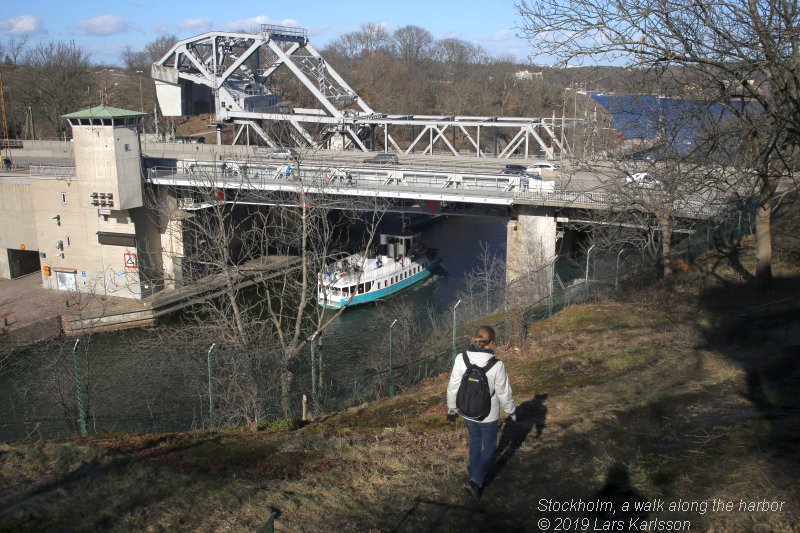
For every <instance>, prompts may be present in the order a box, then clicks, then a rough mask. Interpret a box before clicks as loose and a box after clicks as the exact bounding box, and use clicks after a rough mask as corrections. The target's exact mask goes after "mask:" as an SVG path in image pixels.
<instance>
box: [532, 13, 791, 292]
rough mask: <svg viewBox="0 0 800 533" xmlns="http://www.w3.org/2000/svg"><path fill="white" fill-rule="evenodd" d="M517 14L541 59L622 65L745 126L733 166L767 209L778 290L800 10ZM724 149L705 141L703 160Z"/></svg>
mask: <svg viewBox="0 0 800 533" xmlns="http://www.w3.org/2000/svg"><path fill="white" fill-rule="evenodd" d="M516 7H517V9H518V12H519V14H520V15H521V17H522V27H521V29H522V32H523V34H524V35H525V36H526V37H528V39H529V41H530V42H531V46H532V47H533V53H534V55H536V56H539V57H548V58H551V59H552V58H555V59H556V60H557V61H559V62H561V63H562V64H563V63H569V62H576V61H577V62H582V61H585V60H592V61H598V60H615V61H621V62H624V63H626V64H627V65H628V66H629V67H634V68H636V69H644V70H646V71H647V72H648V74H649V75H650V76H652V77H653V78H654V79H657V80H663V81H664V82H665V83H667V82H668V83H669V84H670V85H671V86H672V87H676V88H678V89H683V90H682V91H679V92H680V93H681V94H691V95H692V96H694V97H697V96H701V97H702V98H703V99H705V100H706V101H713V102H716V103H717V104H718V105H719V106H721V107H722V108H724V109H725V113H724V114H720V115H719V121H720V122H728V123H732V124H735V127H730V126H729V127H728V128H727V129H728V131H737V132H738V133H737V137H738V141H736V142H733V143H732V144H733V145H737V144H738V145H739V146H744V145H747V146H748V149H747V150H746V153H747V154H748V157H747V161H746V162H745V161H741V162H740V160H737V159H730V160H728V161H724V162H723V164H725V165H729V166H730V167H732V168H738V174H739V179H738V180H737V182H738V184H737V187H738V191H737V192H739V193H740V194H741V193H742V192H743V190H742V189H744V188H746V189H749V191H748V193H749V194H750V195H751V196H752V197H753V198H754V199H755V201H756V203H757V216H756V241H757V251H756V255H757V263H756V271H755V278H756V282H757V283H758V284H764V283H767V282H769V281H770V280H771V278H772V269H771V256H772V252H771V231H770V216H771V213H772V210H773V207H774V203H775V200H776V194H777V192H778V187H779V185H780V184H781V183H782V181H783V180H784V179H785V178H787V177H789V178H791V176H792V175H793V172H794V170H796V167H795V163H794V160H795V157H796V153H797V147H798V144H800V112H798V109H800V69H798V68H797V52H796V51H797V50H798V49H799V48H800V10H799V9H798V6H797V3H796V2H785V1H783V0H767V1H763V2H753V1H745V0H727V1H723V2H716V3H713V4H709V3H708V2H704V1H702V0H690V1H688V2H683V3H680V4H676V3H674V2H669V1H667V0H655V1H648V2H633V1H630V0H612V1H610V2H605V1H598V0H578V1H577V2H573V3H572V4H571V6H570V9H564V7H563V3H561V2H558V1H557V0H532V1H528V0H523V1H521V2H519V3H518V4H517V6H516ZM742 99H746V100H747V101H748V102H749V104H748V105H742V103H741V102H742ZM718 145H719V139H704V142H703V143H701V146H700V147H699V150H701V151H702V152H704V153H711V152H713V151H714V150H715V148H716V147H717V146H718ZM728 145H729V146H730V145H731V143H728Z"/></svg>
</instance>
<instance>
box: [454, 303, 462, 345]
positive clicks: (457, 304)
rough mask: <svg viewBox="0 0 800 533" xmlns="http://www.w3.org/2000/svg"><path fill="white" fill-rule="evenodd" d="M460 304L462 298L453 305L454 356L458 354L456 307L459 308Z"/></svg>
mask: <svg viewBox="0 0 800 533" xmlns="http://www.w3.org/2000/svg"><path fill="white" fill-rule="evenodd" d="M459 304H461V300H459V301H457V302H456V305H454V306H453V357H455V356H456V309H458V306H459Z"/></svg>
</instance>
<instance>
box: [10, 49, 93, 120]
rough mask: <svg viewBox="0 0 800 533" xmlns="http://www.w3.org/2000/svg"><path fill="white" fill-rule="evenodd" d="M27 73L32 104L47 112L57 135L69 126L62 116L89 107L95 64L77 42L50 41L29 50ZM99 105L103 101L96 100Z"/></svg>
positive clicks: (47, 118)
mask: <svg viewBox="0 0 800 533" xmlns="http://www.w3.org/2000/svg"><path fill="white" fill-rule="evenodd" d="M24 64H25V66H26V67H27V68H26V69H25V70H24V71H23V76H25V78H26V83H27V86H28V95H29V96H30V98H31V101H32V103H34V104H36V106H37V107H38V108H39V109H41V110H42V111H43V112H44V114H45V115H44V116H45V120H46V121H47V122H48V123H49V125H50V128H51V130H52V131H53V132H55V133H56V134H57V135H59V136H61V135H62V134H64V133H66V130H67V127H68V125H67V124H66V122H64V121H63V120H62V118H61V117H62V115H65V114H67V113H70V112H72V111H75V110H76V109H79V108H80V107H81V105H83V104H84V103H85V98H86V97H85V95H86V81H87V79H89V72H90V67H91V63H90V60H89V54H88V53H87V52H86V51H85V50H83V49H82V48H79V47H78V46H76V45H75V43H74V42H61V41H50V42H47V43H41V44H39V45H38V46H36V47H34V48H32V49H31V50H29V51H28V52H27V53H26V54H25V57H24ZM95 101H96V102H97V103H100V102H99V99H95Z"/></svg>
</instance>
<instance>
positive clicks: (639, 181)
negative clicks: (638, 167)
mask: <svg viewBox="0 0 800 533" xmlns="http://www.w3.org/2000/svg"><path fill="white" fill-rule="evenodd" d="M662 185H663V184H662V183H661V180H660V179H658V178H657V177H655V176H653V175H652V174H650V173H649V172H633V173H630V174H628V175H627V176H625V186H626V187H643V188H645V189H652V188H655V187H661V186H662Z"/></svg>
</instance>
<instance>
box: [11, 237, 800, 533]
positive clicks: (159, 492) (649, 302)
mask: <svg viewBox="0 0 800 533" xmlns="http://www.w3.org/2000/svg"><path fill="white" fill-rule="evenodd" d="M777 244H778V246H779V247H780V246H781V243H780V241H779V242H778V243H777ZM783 246H784V248H783V250H785V251H784V253H782V254H777V255H778V256H779V257H784V258H789V259H792V261H793V259H794V257H793V252H791V251H786V248H785V247H786V246H788V244H787V243H783ZM742 257H743V258H744V259H743V261H744V262H745V266H746V267H747V266H750V267H752V265H748V264H747V259H748V257H749V254H748V253H747V252H745V253H743V254H742ZM724 259H725V258H724V257H723V256H710V257H708V258H706V260H705V261H704V262H703V263H701V264H700V265H698V266H699V268H698V270H697V271H694V272H692V273H689V274H686V275H683V276H682V277H680V278H678V279H677V280H675V281H671V282H669V283H665V284H663V285H662V286H661V287H659V288H657V289H656V290H652V291H649V292H647V293H646V294H638V295H635V296H633V297H631V298H630V299H628V300H625V301H619V302H616V301H602V302H594V303H590V304H587V305H582V306H576V307H573V308H570V309H567V310H565V311H564V312H562V313H560V314H558V315H557V316H555V317H553V318H552V319H550V320H547V321H544V322H541V323H537V324H534V325H533V326H531V328H530V329H529V331H528V334H527V336H526V338H525V339H519V340H517V341H516V342H514V343H513V344H512V345H510V346H508V347H506V348H505V349H504V350H501V353H500V354H501V357H502V358H504V360H506V361H507V364H508V367H509V371H510V375H511V380H512V385H513V387H514V396H515V398H516V399H517V402H518V404H520V413H521V414H522V419H523V421H522V423H520V424H517V425H516V426H507V427H506V428H504V430H503V432H502V435H501V439H500V440H501V442H500V450H499V452H498V467H497V468H495V470H494V471H493V472H492V474H491V476H492V480H491V482H490V484H489V485H488V487H487V489H486V491H485V495H484V498H483V499H482V500H481V501H480V502H472V501H470V500H468V499H467V498H466V494H465V492H464V491H463V489H462V488H461V483H462V482H463V479H464V477H465V469H466V460H465V456H466V437H465V430H464V428H463V426H462V425H461V424H460V423H459V424H458V425H457V426H456V427H453V426H451V425H450V424H447V423H446V422H445V421H444V416H443V405H442V401H443V393H444V388H445V383H446V379H447V376H445V375H443V376H440V377H437V378H435V379H431V380H428V381H427V382H424V383H422V384H420V385H419V386H417V387H415V388H413V389H410V390H408V391H404V392H403V393H402V394H401V395H399V396H397V397H395V398H392V399H388V400H385V401H382V402H377V403H374V404H371V405H364V406H361V407H359V408H356V409H352V410H349V411H346V412H342V413H338V414H335V415H331V416H329V417H327V418H325V419H324V420H321V421H318V422H315V423H313V424H309V425H307V426H304V427H302V428H280V427H274V428H271V429H269V430H265V431H261V432H255V433H254V432H247V431H236V430H232V431H218V432H203V433H190V434H170V435H146V436H138V435H119V436H102V437H92V438H89V439H77V440H74V441H58V442H52V441H51V442H35V443H21V444H6V445H0V487H2V488H0V530H15V531H21V530H36V531H42V530H48V529H50V530H64V529H66V530H131V531H150V530H152V531H158V530H207V531H211V530H233V531H252V530H259V529H260V528H262V527H263V526H264V524H265V523H266V520H267V517H268V515H269V513H270V510H271V509H279V510H280V512H281V515H280V517H279V519H278V521H277V523H276V528H277V529H278V530H286V531H328V530H356V531H427V530H436V531H448V530H458V529H461V530H467V531H476V530H481V529H488V528H489V527H491V528H492V529H496V530H500V531H525V530H528V531H535V530H536V523H537V520H539V519H540V518H548V519H550V520H551V521H555V519H556V518H557V517H564V516H567V515H566V514H564V513H548V512H540V511H538V510H537V502H538V501H539V499H541V498H552V499H556V500H566V499H569V498H581V499H583V500H586V501H589V500H592V501H593V500H595V499H601V500H603V501H611V502H614V503H615V505H617V509H619V511H618V512H617V513H616V514H615V515H613V516H612V515H609V516H603V515H597V514H595V515H592V514H586V513H583V514H580V513H579V514H572V516H573V517H587V518H589V519H590V520H592V521H593V520H594V519H595V518H598V519H599V520H600V523H602V520H603V519H613V520H625V524H626V530H627V527H628V519H629V518H631V517H634V516H639V515H635V514H634V513H627V514H626V513H623V512H622V510H621V505H622V503H623V502H625V501H628V502H631V501H637V500H652V499H654V498H662V499H665V500H667V501H674V500H678V499H682V500H684V501H686V500H690V501H707V500H710V499H712V498H721V499H723V500H730V501H735V502H736V505H737V506H738V504H739V500H742V499H744V500H761V499H767V500H769V501H784V502H787V503H786V504H785V505H784V506H783V511H782V512H778V513H764V512H751V513H747V512H741V513H740V512H731V513H712V512H711V511H708V512H706V513H705V514H699V513H697V512H685V513H680V512H678V513H669V512H664V513H658V512H653V513H649V514H648V515H647V516H646V518H647V519H653V518H662V519H676V518H682V519H686V520H690V521H691V524H692V530H694V531H698V530H700V531H712V530H713V531H751V530H752V531H795V530H797V528H798V524H800V505H799V504H800V493H799V492H798V489H797V488H796V487H797V483H796V479H797V477H798V473H800V472H798V470H800V466H798V465H800V456H799V455H800V453H799V452H798V450H799V449H800V448H798V444H800V424H799V423H798V422H800V420H799V419H798V411H797V408H798V390H799V389H798V384H800V383H799V382H800V379H798V377H799V376H800V367H799V366H798V357H797V356H798V351H797V349H796V348H789V347H787V346H786V345H787V344H792V343H791V342H789V343H787V342H784V341H783V340H782V339H783V338H784V337H786V338H788V339H790V340H791V339H794V340H795V341H796V340H797V338H798V332H797V330H795V329H793V328H794V327H795V326H794V322H792V321H791V319H789V320H788V321H786V322H782V323H781V324H780V325H779V326H780V327H778V328H776V329H775V330H774V331H772V332H768V333H767V334H766V338H767V340H766V341H759V342H751V341H748V340H747V338H746V336H745V335H742V331H743V330H742V327H741V325H740V324H738V323H737V321H736V316H737V313H738V312H739V311H740V310H741V309H742V308H744V307H747V306H748V305H752V304H754V303H757V302H760V301H772V300H776V299H780V298H785V297H787V296H791V295H797V294H798V290H797V289H798V286H799V285H800V282H798V279H797V278H796V277H794V276H795V275H796V273H795V272H792V271H789V270H787V269H782V268H781V267H779V268H777V269H776V270H777V273H778V274H779V276H780V279H779V282H778V284H777V287H776V289H773V291H772V292H770V293H754V292H750V291H749V290H747V289H743V288H742V287H741V286H740V283H739V282H738V280H737V279H736V278H735V277H734V275H733V274H732V271H731V270H730V269H729V268H728V267H727V266H725V267H721V266H720V265H725V264H726V263H725V260H724ZM787 263H788V261H787ZM757 330H758V328H757ZM758 331H760V330H758ZM775 338H779V340H780V342H773V341H772V340H770V339H775ZM794 344H795V345H796V344H797V342H794ZM592 523H593V522H592ZM553 524H554V522H553Z"/></svg>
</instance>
